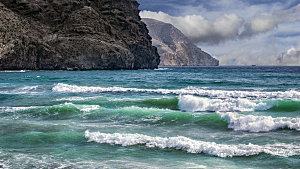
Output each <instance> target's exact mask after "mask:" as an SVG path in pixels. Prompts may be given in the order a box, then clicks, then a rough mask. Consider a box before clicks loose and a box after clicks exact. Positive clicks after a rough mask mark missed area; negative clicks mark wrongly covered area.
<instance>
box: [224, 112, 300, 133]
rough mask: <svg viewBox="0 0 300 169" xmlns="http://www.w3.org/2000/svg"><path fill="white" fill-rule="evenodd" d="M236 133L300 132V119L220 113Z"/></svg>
mask: <svg viewBox="0 0 300 169" xmlns="http://www.w3.org/2000/svg"><path fill="white" fill-rule="evenodd" d="M218 114H219V115H220V116H221V118H223V119H225V120H227V121H228V123H229V125H228V127H229V128H231V129H233V130H235V131H249V132H268V131H272V130H276V129H283V128H289V129H293V130H298V131H300V118H290V117H276V118H275V117H271V116H254V115H241V114H238V113H233V112H226V113H221V112H218Z"/></svg>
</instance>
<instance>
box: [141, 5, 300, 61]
mask: <svg viewBox="0 0 300 169" xmlns="http://www.w3.org/2000/svg"><path fill="white" fill-rule="evenodd" d="M137 1H138V2H139V3H140V7H139V9H140V10H141V12H140V16H141V17H142V18H153V19H157V20H160V21H163V22H166V23H171V24H173V25H174V26H175V27H177V28H178V29H179V30H181V31H182V33H184V34H185V35H186V36H187V37H189V38H190V39H191V40H192V41H193V42H194V43H195V44H196V45H197V46H198V47H200V48H201V49H202V50H204V51H206V52H208V53H209V54H211V55H212V56H213V57H215V58H217V59H219V60H220V64H221V65H289V66H300V0H137Z"/></svg>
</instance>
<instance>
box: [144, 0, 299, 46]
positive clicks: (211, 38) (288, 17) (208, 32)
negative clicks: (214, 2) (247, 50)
mask: <svg viewBox="0 0 300 169" xmlns="http://www.w3.org/2000/svg"><path fill="white" fill-rule="evenodd" d="M235 1H237V0H235ZM237 2H240V1H237ZM226 4H227V5H225V6H228V3H226ZM230 4H231V3H230ZM219 5H220V4H219ZM239 6H243V3H239ZM274 6H275V7H272V9H273V8H275V9H277V6H276V5H274ZM260 8H262V7H261V6H260V7H256V6H251V7H249V9H247V10H248V11H252V12H251V13H254V12H253V11H259V10H258V9H260ZM201 9H203V8H202V7H201ZM240 13H241V12H240ZM140 16H141V17H142V18H152V19H156V20H159V21H162V22H166V23H170V24H172V25H174V26H175V27H177V28H178V29H179V30H181V31H182V32H183V34H185V35H186V36H187V37H189V38H190V39H191V40H192V41H193V42H195V43H207V44H219V43H220V42H225V41H228V40H236V39H243V38H251V37H253V36H256V35H258V34H261V33H265V32H268V31H271V30H273V29H275V28H276V27H277V26H278V25H279V24H281V23H286V22H295V21H297V20H300V4H298V5H296V6H294V7H292V8H290V9H286V10H277V11H274V12H272V13H263V14H257V15H254V16H253V17H252V18H248V21H246V20H245V19H244V18H242V17H241V16H239V15H237V14H235V13H225V14H222V15H220V16H218V17H215V18H214V19H207V18H206V17H204V16H203V15H200V14H198V15H185V16H171V15H169V14H167V13H164V12H161V11H159V12H152V11H142V12H141V13H140Z"/></svg>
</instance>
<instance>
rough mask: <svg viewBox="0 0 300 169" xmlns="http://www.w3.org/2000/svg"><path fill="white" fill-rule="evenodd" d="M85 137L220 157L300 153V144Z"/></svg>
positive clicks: (95, 134) (138, 136) (133, 136)
mask: <svg viewBox="0 0 300 169" xmlns="http://www.w3.org/2000/svg"><path fill="white" fill-rule="evenodd" d="M85 137H86V138H87V139H88V141H89V142H97V143H101V144H102V143H106V144H113V145H114V144H115V145H122V146H133V145H145V146H146V147H149V148H154V147H157V148H161V149H165V148H173V149H177V150H183V151H186V152H188V153H205V154H208V155H213V156H219V157H234V156H251V155H257V154H260V153H266V154H271V155H277V156H285V157H287V156H294V155H300V146H297V145H289V144H283V143H278V144H274V145H263V146H260V145H254V144H251V143H249V144H238V145H228V144H217V143H215V142H205V141H199V140H193V139H190V138H187V137H183V136H177V137H151V136H147V135H143V134H122V133H114V134H107V133H101V132H89V131H85Z"/></svg>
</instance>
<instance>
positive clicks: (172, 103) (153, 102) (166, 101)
mask: <svg viewBox="0 0 300 169" xmlns="http://www.w3.org/2000/svg"><path fill="white" fill-rule="evenodd" d="M178 102H179V100H178V98H177V97H174V98H162V99H147V100H143V101H139V102H136V103H137V104H138V105H140V106H145V107H155V108H164V109H171V110H178Z"/></svg>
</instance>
